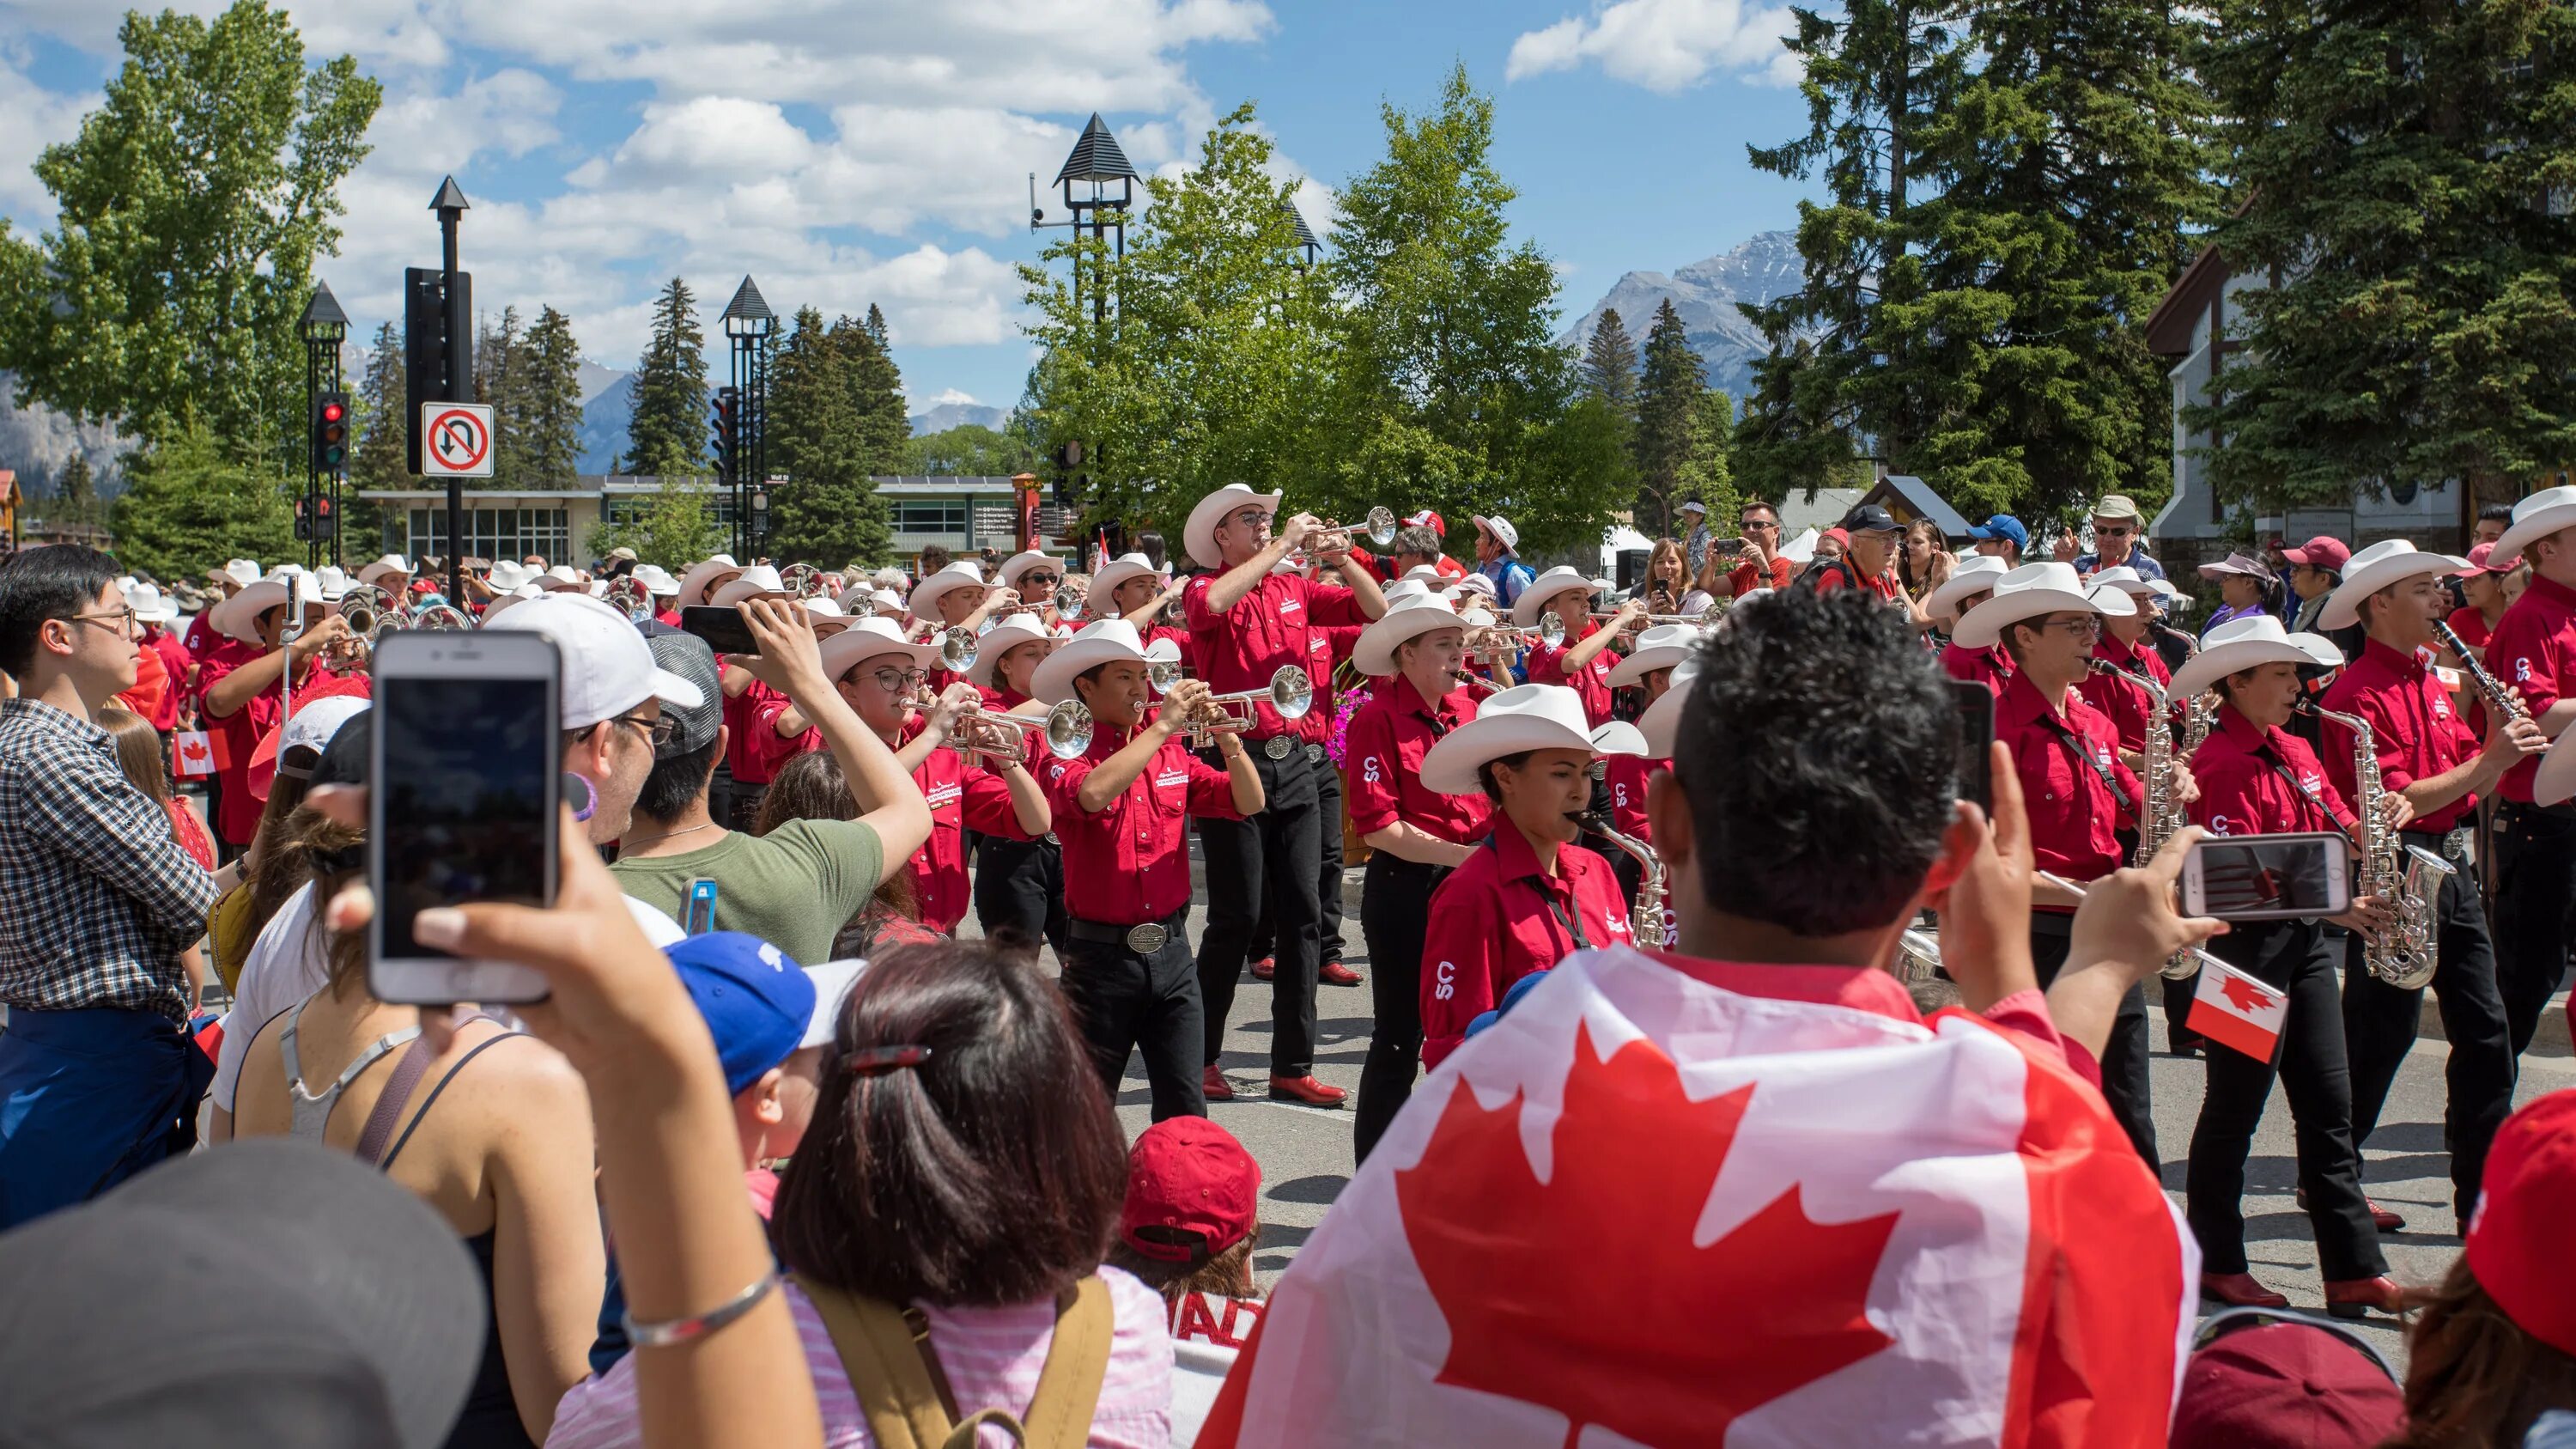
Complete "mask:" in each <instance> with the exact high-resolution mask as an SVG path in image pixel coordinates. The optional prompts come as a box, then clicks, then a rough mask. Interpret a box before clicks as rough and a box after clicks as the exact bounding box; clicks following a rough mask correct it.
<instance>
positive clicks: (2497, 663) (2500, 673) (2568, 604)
mask: <svg viewBox="0 0 2576 1449" xmlns="http://www.w3.org/2000/svg"><path fill="white" fill-rule="evenodd" d="M2486 666H2487V672H2488V673H2490V674H2492V675H2494V676H2495V677H2496V678H2498V679H2500V680H2502V681H2504V682H2505V683H2507V684H2510V685H2512V686H2514V687H2515V688H2517V689H2520V690H2521V691H2522V702H2523V704H2524V705H2525V706H2527V707H2528V708H2529V709H2530V710H2531V717H2532V718H2533V719H2538V718H2540V717H2541V716H2542V715H2544V714H2547V713H2549V707H2550V706H2551V705H2553V704H2556V703H2557V702H2558V697H2559V696H2560V695H2561V694H2564V693H2565V692H2566V686H2567V680H2568V679H2569V677H2570V676H2576V590H2571V589H2569V588H2567V587H2566V586H2565V585H2563V584H2557V583H2552V582H2550V581H2549V580H2548V579H2545V578H2542V577H2541V576H2540V575H2538V574H2536V573H2535V574H2533V575H2532V576H2531V586H2530V587H2529V588H2527V589H2524V590H2523V591H2522V597H2521V598H2519V599H2516V600H2514V601H2513V602H2512V603H2511V604H2509V605H2507V606H2506V608H2505V611H2504V617H2503V618H2501V619H2498V620H2496V625H2495V632H2494V633H2492V634H2490V635H2489V636H2488V637H2487V657H2486ZM2539 773H2540V756H2538V755H2525V756H2524V757H2523V758H2522V762H2521V763H2520V764H2517V765H2515V766H2514V767H2513V768H2512V769H2510V770H2507V771H2505V772H2504V781H2503V783H2502V784H2500V785H2498V786H2497V787H2496V790H2497V793H2498V794H2500V795H2502V796H2504V798H2506V799H2507V800H2512V801H2516V802H2519V803H2521V804H2524V805H2528V804H2530V803H2531V780H2532V777H2533V776H2534V775H2537V774H2539Z"/></svg>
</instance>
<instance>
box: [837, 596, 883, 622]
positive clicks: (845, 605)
mask: <svg viewBox="0 0 2576 1449" xmlns="http://www.w3.org/2000/svg"><path fill="white" fill-rule="evenodd" d="M876 616H877V596H876V595H875V594H873V593H870V592H869V591H868V590H866V589H852V590H850V591H849V592H847V593H845V594H843V595H841V617H842V618H844V619H848V620H850V621H851V622H853V623H856V622H857V621H859V620H861V619H873V618H875V617H876Z"/></svg>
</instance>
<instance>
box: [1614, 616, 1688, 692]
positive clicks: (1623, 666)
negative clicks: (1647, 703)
mask: <svg viewBox="0 0 2576 1449" xmlns="http://www.w3.org/2000/svg"><path fill="white" fill-rule="evenodd" d="M1706 637H1708V634H1707V631H1706V630H1704V629H1702V628H1701V627H1700V626H1699V625H1697V624H1657V625H1656V626H1655V627H1653V628H1651V629H1648V630H1647V631H1646V632H1644V633H1642V634H1640V635H1638V636H1637V647H1636V649H1635V650H1633V651H1632V652H1630V654H1629V655H1628V657H1627V658H1625V659H1622V660H1620V661H1619V664H1618V667H1617V668H1615V669H1612V670H1611V671H1610V680H1609V683H1610V687H1611V688H1612V689H1621V688H1624V687H1626V686H1628V685H1631V684H1643V683H1645V682H1646V676H1647V675H1649V674H1652V673H1654V672H1655V671H1656V670H1658V669H1671V668H1673V667H1674V666H1676V665H1678V664H1680V663H1681V662H1682V661H1683V660H1685V659H1687V658H1689V657H1690V653H1691V651H1692V650H1694V649H1697V648H1698V647H1699V641H1700V640H1702V639H1704V638H1706Z"/></svg>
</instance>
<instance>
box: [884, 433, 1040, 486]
mask: <svg viewBox="0 0 2576 1449" xmlns="http://www.w3.org/2000/svg"><path fill="white" fill-rule="evenodd" d="M1045 465H1046V460H1045V459H1044V458H1042V457H1040V456H1039V454H1038V450H1037V448H1036V447H1035V446H1033V445H1032V444H1031V443H1030V442H1029V440H1028V439H1027V438H1026V437H1025V436H1023V435H1022V434H1020V433H1018V432H999V433H997V432H995V431H993V430H992V429H991V428H988V427H984V426H982V425H980V424H977V423H961V424H959V425H958V426H956V427H953V428H949V429H947V430H946V431H944V432H937V433H924V434H923V435H921V436H920V437H918V438H913V439H910V440H908V441H907V442H906V443H905V444H904V462H903V471H904V472H906V473H933V474H943V475H955V476H959V477H968V478H1008V477H1010V476H1012V475H1013V474H1016V473H1041V476H1043V474H1042V472H1041V470H1042V469H1043V468H1044V467H1045Z"/></svg>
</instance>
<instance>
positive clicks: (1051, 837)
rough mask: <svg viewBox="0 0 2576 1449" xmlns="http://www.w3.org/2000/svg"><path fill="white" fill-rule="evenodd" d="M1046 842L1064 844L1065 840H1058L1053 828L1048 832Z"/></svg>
mask: <svg viewBox="0 0 2576 1449" xmlns="http://www.w3.org/2000/svg"><path fill="white" fill-rule="evenodd" d="M1046 843H1047V844H1049V845H1062V844H1064V842H1063V841H1061V840H1058V839H1056V838H1055V832H1054V831H1052V830H1050V831H1048V832H1047V833H1046Z"/></svg>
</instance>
